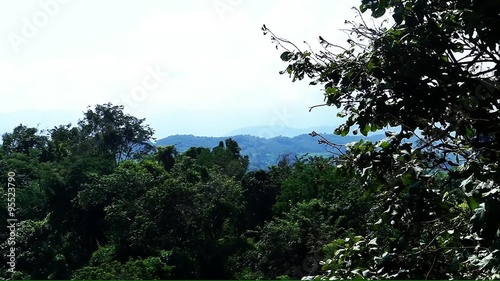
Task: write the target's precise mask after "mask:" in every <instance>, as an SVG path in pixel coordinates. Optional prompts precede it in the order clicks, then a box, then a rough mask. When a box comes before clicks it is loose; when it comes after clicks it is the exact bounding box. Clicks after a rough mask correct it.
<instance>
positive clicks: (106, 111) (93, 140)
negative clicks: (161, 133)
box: [78, 103, 154, 161]
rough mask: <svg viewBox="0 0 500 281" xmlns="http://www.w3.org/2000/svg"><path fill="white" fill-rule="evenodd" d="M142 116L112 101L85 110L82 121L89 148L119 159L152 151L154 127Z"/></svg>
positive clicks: (83, 137)
mask: <svg viewBox="0 0 500 281" xmlns="http://www.w3.org/2000/svg"><path fill="white" fill-rule="evenodd" d="M144 120H145V119H138V118H136V117H133V116H130V115H128V114H126V113H124V112H123V106H117V105H112V104H111V103H107V104H102V105H96V106H95V109H94V110H92V109H88V110H87V111H86V112H84V118H83V119H82V120H80V121H79V122H78V125H79V128H80V130H81V137H82V140H81V141H82V144H81V145H83V146H84V147H83V148H84V149H85V150H87V151H94V152H95V153H99V154H101V155H109V156H111V157H113V159H115V160H116V161H120V160H127V159H133V158H137V157H140V156H141V155H145V154H148V153H149V152H151V151H152V150H153V146H152V144H151V143H150V141H151V140H152V136H153V134H154V130H153V129H151V128H150V127H149V126H148V125H145V124H143V123H144Z"/></svg>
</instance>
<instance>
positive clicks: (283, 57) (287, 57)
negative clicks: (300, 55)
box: [280, 51, 293, 61]
mask: <svg viewBox="0 0 500 281" xmlns="http://www.w3.org/2000/svg"><path fill="white" fill-rule="evenodd" d="M292 55H293V53H292V52H289V51H286V52H283V53H282V54H281V56H280V58H281V60H282V61H289V60H290V59H291V58H292Z"/></svg>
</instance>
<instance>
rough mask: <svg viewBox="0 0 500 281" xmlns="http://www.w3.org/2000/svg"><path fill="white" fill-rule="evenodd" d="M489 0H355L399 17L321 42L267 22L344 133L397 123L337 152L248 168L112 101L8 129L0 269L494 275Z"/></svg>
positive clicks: (495, 94)
mask: <svg viewBox="0 0 500 281" xmlns="http://www.w3.org/2000/svg"><path fill="white" fill-rule="evenodd" d="M499 11H500V2H498V1H472V0H455V1H433V2H429V1H422V0H413V1H392V0H387V1H373V0H363V1H361V5H360V7H359V13H360V15H361V16H364V17H366V16H367V14H370V16H371V17H375V18H378V17H381V16H383V15H384V14H386V13H390V14H391V15H392V18H393V20H394V23H393V24H391V25H389V26H387V25H386V26H380V27H377V26H368V25H367V24H366V22H371V21H366V20H362V21H361V23H358V22H348V23H350V24H351V28H350V35H351V39H350V40H349V42H348V43H349V45H348V46H347V47H342V46H340V44H337V43H336V42H328V41H327V39H324V38H323V37H320V38H319V40H320V43H321V44H322V46H323V49H321V50H318V51H314V50H311V49H308V48H305V49H307V50H301V48H299V46H298V45H296V44H294V43H292V42H289V41H287V40H286V39H282V38H279V37H277V36H276V35H275V34H274V33H273V32H272V31H271V30H269V29H268V28H267V27H266V26H263V31H264V33H265V34H269V35H270V36H271V39H272V41H273V42H274V43H276V44H277V47H278V49H279V48H282V49H283V52H282V54H281V59H282V60H283V61H284V62H285V63H286V64H287V66H286V69H285V70H284V71H283V72H282V73H283V74H288V75H290V77H291V78H292V80H293V81H297V80H302V79H306V78H307V79H310V83H312V84H320V85H323V86H324V95H325V105H327V106H336V107H337V108H339V109H341V111H340V113H339V116H340V117H343V118H345V123H344V124H342V125H341V126H340V127H339V128H338V129H337V130H336V133H337V134H338V135H341V136H345V135H347V134H348V133H349V132H351V131H352V132H354V131H356V133H361V134H362V135H368V134H370V133H371V132H374V131H377V130H380V129H384V128H386V127H387V126H391V127H397V128H399V130H398V131H386V132H385V134H386V138H385V139H383V140H380V141H374V142H372V141H360V142H358V143H356V144H353V145H350V146H349V147H347V150H344V153H341V154H342V155H340V156H335V157H331V158H323V157H309V158H301V159H298V161H296V162H295V163H293V164H291V163H290V162H288V161H287V159H286V158H283V159H282V160H281V161H279V162H278V163H276V164H275V165H273V166H272V167H270V169H269V170H268V171H263V170H257V171H248V165H249V159H248V157H247V156H245V155H242V154H241V148H240V147H239V144H238V143H237V142H236V141H234V140H233V139H230V138H229V139H226V140H224V141H220V142H219V144H218V145H217V146H215V147H213V148H204V147H192V148H190V149H188V150H186V151H184V152H182V153H181V152H178V151H177V150H176V149H175V147H174V146H161V147H154V146H152V145H151V141H152V138H151V137H152V135H153V130H152V129H151V128H150V127H149V126H147V125H145V124H144V120H143V119H137V118H135V117H133V116H130V115H127V114H125V113H123V108H122V107H120V106H115V105H112V104H104V105H97V106H96V107H95V108H93V109H91V108H89V109H88V110H87V111H86V112H85V113H84V116H83V119H82V120H80V122H79V123H78V124H77V126H76V127H72V126H71V125H61V126H59V127H56V128H54V129H52V130H49V131H48V132H39V131H38V130H37V129H36V128H28V127H26V126H22V125H20V126H18V127H16V128H14V129H13V131H12V132H10V133H6V134H4V135H3V136H2V140H3V142H2V145H1V149H0V170H1V175H2V176H1V177H2V182H3V183H5V184H4V185H3V186H4V191H5V192H4V193H5V195H6V196H2V197H1V199H0V201H1V202H0V203H1V205H2V206H7V204H8V203H12V200H10V199H8V198H12V196H11V195H8V193H12V191H11V190H8V187H12V186H15V194H16V197H15V210H14V211H11V212H9V211H8V209H7V208H2V210H4V211H1V212H0V216H1V217H0V219H2V220H3V221H7V219H8V218H12V216H11V213H12V214H13V215H14V216H15V218H16V219H17V222H16V223H14V224H13V225H14V227H15V231H16V238H15V241H14V242H15V250H14V251H12V250H11V246H12V241H13V240H12V239H9V235H10V234H9V233H4V232H2V233H0V238H1V241H2V244H1V245H2V249H3V251H5V252H8V254H9V255H10V256H8V255H3V259H4V261H3V262H2V271H1V273H0V274H1V275H0V277H2V278H13V279H70V278H73V279H170V278H172V279H298V278H304V277H306V276H310V277H306V278H317V279H350V278H357V279H498V278H499V277H500V275H499V267H500V265H499V258H500V253H499V244H500V219H499V217H500V216H499V215H500V214H499V212H500V198H499V182H500V181H499V175H500V173H499V167H498V159H499V152H500V146H499V140H498V137H497V135H498V132H499V126H500V125H499V124H500V122H499V121H500V120H499V119H500V118H499V112H498V108H499V104H498V103H499V101H500V95H499V81H498V74H499V69H500V66H499V64H498V61H499V59H500V46H499V42H500V41H499V39H500V38H499V36H500V30H499V29H500V15H499ZM305 24H306V23H305ZM313 135H314V134H313ZM317 137H320V138H321V136H317ZM412 137H413V138H418V139H419V142H418V143H417V144H416V145H415V144H413V143H412V142H411V141H410V138H412ZM322 140H323V141H324V142H325V143H326V144H327V145H329V146H330V147H331V148H332V149H336V148H339V147H338V145H337V144H335V143H332V142H329V141H328V140H326V139H322ZM7 183H10V186H9V185H8V184H7ZM12 253H14V254H12ZM13 255H14V256H13ZM12 259H14V260H15V263H14V264H13V265H12V264H10V263H8V262H9V261H11V260H12ZM11 271H15V272H14V273H12V272H11Z"/></svg>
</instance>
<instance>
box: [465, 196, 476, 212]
mask: <svg viewBox="0 0 500 281" xmlns="http://www.w3.org/2000/svg"><path fill="white" fill-rule="evenodd" d="M466 200H467V205H469V208H470V209H471V211H474V210H475V209H476V208H477V207H479V202H477V201H476V200H475V199H474V198H473V197H472V196H470V197H467V199H466Z"/></svg>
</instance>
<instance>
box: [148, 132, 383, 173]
mask: <svg viewBox="0 0 500 281" xmlns="http://www.w3.org/2000/svg"><path fill="white" fill-rule="evenodd" d="M311 131H312V130H311ZM318 133H319V132H318ZM322 135H323V136H324V137H326V138H327V139H328V140H329V141H331V142H333V143H336V144H346V143H350V142H355V141H359V140H360V139H362V138H363V139H366V140H370V141H373V142H375V141H378V140H381V139H383V138H384V137H385V135H384V134H382V133H381V134H375V135H370V136H368V137H363V136H345V137H340V136H337V135H333V134H322ZM229 137H230V138H232V139H234V140H235V141H237V142H238V144H239V146H240V148H241V154H242V155H248V156H249V159H250V165H249V169H250V170H256V169H267V168H268V167H269V166H271V165H275V164H276V163H277V162H278V160H279V159H280V156H282V155H292V156H301V155H304V154H306V153H307V154H309V155H311V156H312V155H322V156H331V155H332V154H331V152H329V151H328V150H327V146H326V145H324V144H318V140H319V137H311V136H310V135H308V134H301V135H298V136H294V137H272V138H263V137H257V136H253V135H233V136H224V137H198V136H193V135H173V136H168V137H166V138H163V139H160V140H158V141H157V142H156V143H155V145H174V146H175V147H176V148H177V151H179V152H184V151H186V150H187V149H189V148H190V147H207V148H214V147H216V146H217V145H218V144H219V142H220V141H224V140H225V139H227V138H229Z"/></svg>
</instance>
